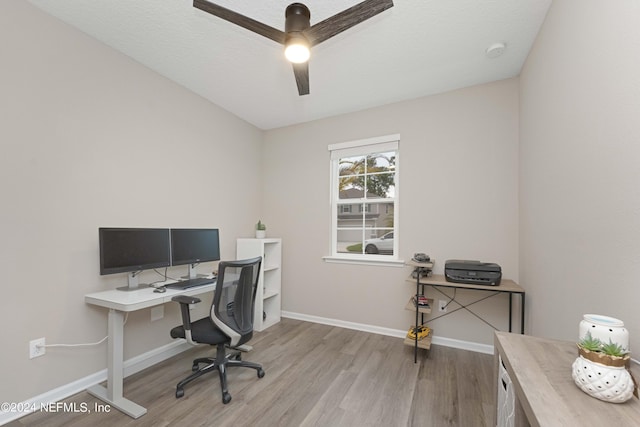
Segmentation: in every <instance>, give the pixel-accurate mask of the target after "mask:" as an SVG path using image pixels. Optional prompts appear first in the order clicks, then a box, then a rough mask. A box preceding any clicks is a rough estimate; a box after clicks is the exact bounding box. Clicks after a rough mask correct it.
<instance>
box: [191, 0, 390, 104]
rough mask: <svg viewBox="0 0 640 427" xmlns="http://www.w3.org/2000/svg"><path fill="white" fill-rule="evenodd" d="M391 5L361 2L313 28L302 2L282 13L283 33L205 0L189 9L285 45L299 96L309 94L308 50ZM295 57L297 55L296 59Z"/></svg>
mask: <svg viewBox="0 0 640 427" xmlns="http://www.w3.org/2000/svg"><path fill="white" fill-rule="evenodd" d="M392 6H393V0H365V1H363V2H361V3H358V4H356V5H355V6H352V7H350V8H348V9H345V10H343V11H342V12H340V13H338V14H336V15H333V16H331V17H329V18H327V19H325V20H324V21H322V22H318V23H317V24H314V25H313V26H312V25H310V23H309V21H310V18H311V13H310V12H309V8H307V6H305V5H303V4H302V3H292V4H290V5H289V6H287V9H286V11H285V25H284V26H285V30H284V31H280V30H277V29H275V28H273V27H270V26H269V25H266V24H263V23H262V22H258V21H256V20H254V19H251V18H249V17H247V16H244V15H241V14H239V13H237V12H234V11H232V10H229V9H226V8H224V7H222V6H218V5H216V4H214V3H211V2H208V1H206V0H193V7H195V8H197V9H200V10H203V11H205V12H207V13H210V14H212V15H215V16H217V17H219V18H222V19H224V20H226V21H229V22H231V23H233V24H236V25H239V26H241V27H243V28H246V29H247V30H249V31H253V32H254V33H257V34H260V35H261V36H264V37H267V38H269V39H271V40H273V41H275V42H277V43H280V44H283V45H284V46H285V55H286V56H287V59H289V61H291V62H292V65H293V74H294V75H295V78H296V84H297V85H298V94H299V95H308V94H309V63H308V59H309V49H310V48H311V47H312V46H315V45H317V44H319V43H322V42H323V41H325V40H327V39H329V38H331V37H333V36H335V35H336V34H340V33H341V32H343V31H345V30H348V29H349V28H351V27H353V26H355V25H357V24H359V23H361V22H363V21H366V20H367V19H369V18H371V17H373V16H375V15H377V14H379V13H380V12H383V11H385V10H387V9H389V8H390V7H392ZM296 55H297V56H296Z"/></svg>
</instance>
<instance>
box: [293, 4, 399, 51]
mask: <svg viewBox="0 0 640 427" xmlns="http://www.w3.org/2000/svg"><path fill="white" fill-rule="evenodd" d="M391 7H393V0H366V1H363V2H362V3H358V4H357V5H355V6H352V7H350V8H349V9H346V10H344V11H342V12H340V13H338V14H336V15H333V16H332V17H330V18H327V19H325V20H324V21H321V22H318V23H317V24H315V25H312V26H311V27H310V28H309V29H307V30H305V31H304V32H303V34H304V35H305V37H306V38H307V40H308V41H309V44H310V45H311V46H315V45H317V44H318V43H321V42H323V41H325V40H327V39H329V38H331V37H333V36H335V35H336V34H340V33H341V32H343V31H345V30H348V29H349V28H351V27H353V26H355V25H358V24H359V23H361V22H363V21H366V20H367V19H369V18H371V17H373V16H375V15H377V14H379V13H380V12H383V11H385V10H387V9H389V8H391Z"/></svg>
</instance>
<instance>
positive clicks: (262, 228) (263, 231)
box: [256, 220, 267, 239]
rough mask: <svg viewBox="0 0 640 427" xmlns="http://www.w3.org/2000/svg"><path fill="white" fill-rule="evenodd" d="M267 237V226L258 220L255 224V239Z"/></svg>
mask: <svg viewBox="0 0 640 427" xmlns="http://www.w3.org/2000/svg"><path fill="white" fill-rule="evenodd" d="M265 237H267V226H266V225H265V224H264V223H263V222H262V221H261V220H259V221H258V223H257V224H256V239H264V238H265Z"/></svg>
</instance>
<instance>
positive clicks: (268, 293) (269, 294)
mask: <svg viewBox="0 0 640 427" xmlns="http://www.w3.org/2000/svg"><path fill="white" fill-rule="evenodd" d="M279 293H280V292H278V291H274V290H272V289H265V290H264V293H263V295H262V299H263V300H265V299H269V298H273V297H275V296H278V294H279Z"/></svg>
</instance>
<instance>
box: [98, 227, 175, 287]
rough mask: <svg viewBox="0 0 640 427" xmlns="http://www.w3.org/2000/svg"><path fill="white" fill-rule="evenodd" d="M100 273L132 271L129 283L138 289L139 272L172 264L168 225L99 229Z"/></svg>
mask: <svg viewBox="0 0 640 427" xmlns="http://www.w3.org/2000/svg"><path fill="white" fill-rule="evenodd" d="M98 234H99V241H100V274H101V275H106V274H115V273H129V286H127V287H126V288H118V289H128V290H132V289H137V288H138V280H137V279H138V278H137V273H138V272H140V271H142V270H148V269H151V268H161V267H168V266H170V265H171V246H170V240H169V239H170V232H169V229H168V228H99V229H98Z"/></svg>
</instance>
